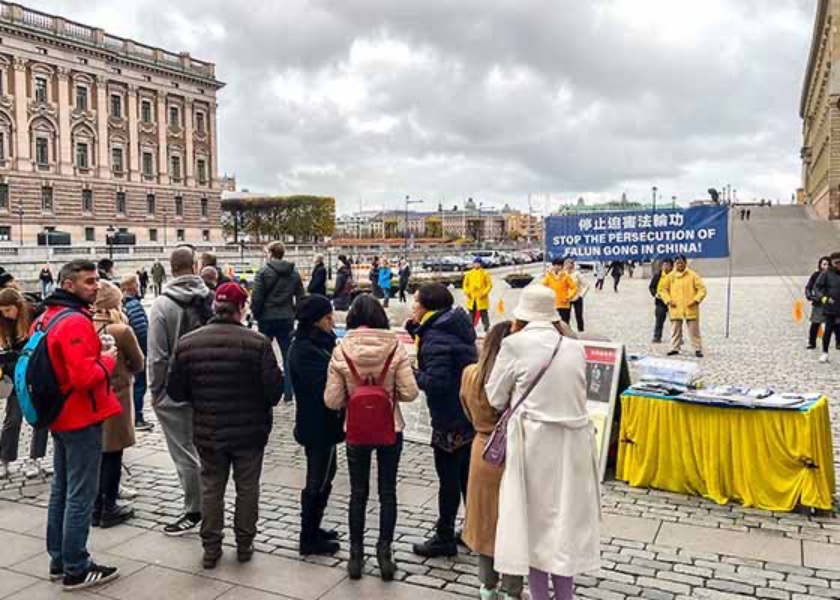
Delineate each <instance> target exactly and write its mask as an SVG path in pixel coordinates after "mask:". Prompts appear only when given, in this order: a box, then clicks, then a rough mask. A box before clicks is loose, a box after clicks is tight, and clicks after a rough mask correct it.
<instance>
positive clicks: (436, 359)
mask: <svg viewBox="0 0 840 600" xmlns="http://www.w3.org/2000/svg"><path fill="white" fill-rule="evenodd" d="M413 335H416V336H417V337H419V338H420V352H419V354H418V370H417V372H416V373H415V376H416V378H417V385H418V386H419V387H420V389H421V390H423V391H424V392H425V393H426V401H427V402H428V404H429V412H430V413H431V415H432V427H433V428H434V429H436V430H439V431H453V430H461V431H463V430H469V429H471V428H472V425H471V424H470V421H469V419H467V417H466V415H465V414H464V410H463V409H462V408H461V373H462V372H463V371H464V368H465V367H467V366H468V365H471V364H473V363H474V362H476V361H477V360H478V350H477V349H476V346H475V340H476V337H475V328H474V327H473V325H472V321H471V320H470V317H469V316H468V315H467V313H466V312H465V311H464V309H463V308H461V307H458V308H454V309H449V310H446V311H443V312H440V313H438V314H436V315H434V316H432V317H431V318H430V319H429V320H428V321H426V322H425V323H423V324H422V325H420V326H419V327H418V328H417V329H416V330H414V331H413Z"/></svg>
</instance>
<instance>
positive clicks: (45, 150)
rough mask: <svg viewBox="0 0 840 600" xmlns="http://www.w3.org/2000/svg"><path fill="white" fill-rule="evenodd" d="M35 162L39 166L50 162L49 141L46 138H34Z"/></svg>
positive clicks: (44, 165)
mask: <svg viewBox="0 0 840 600" xmlns="http://www.w3.org/2000/svg"><path fill="white" fill-rule="evenodd" d="M35 162H36V163H38V166H39V167H46V166H47V165H49V164H50V141H49V140H48V139H47V138H43V137H39V138H35Z"/></svg>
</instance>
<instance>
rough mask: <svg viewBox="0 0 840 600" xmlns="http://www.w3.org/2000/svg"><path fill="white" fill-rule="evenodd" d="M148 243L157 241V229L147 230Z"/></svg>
mask: <svg viewBox="0 0 840 600" xmlns="http://www.w3.org/2000/svg"><path fill="white" fill-rule="evenodd" d="M149 241H150V242H156V241H157V229H149Z"/></svg>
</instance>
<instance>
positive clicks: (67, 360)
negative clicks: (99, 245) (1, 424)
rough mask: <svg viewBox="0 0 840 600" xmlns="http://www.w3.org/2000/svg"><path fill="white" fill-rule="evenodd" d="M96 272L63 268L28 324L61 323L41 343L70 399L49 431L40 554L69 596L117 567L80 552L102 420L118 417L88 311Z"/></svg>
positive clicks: (106, 360)
mask: <svg viewBox="0 0 840 600" xmlns="http://www.w3.org/2000/svg"><path fill="white" fill-rule="evenodd" d="M96 270H97V269H96V265H95V264H94V263H92V262H90V261H88V260H73V261H70V262H69V263H67V264H66V265H64V266H63V267H62V268H61V270H60V271H59V273H58V286H59V287H58V289H57V290H55V291H54V292H53V293H52V294H51V295H50V296H49V297H48V298H47V299H46V300H45V304H46V307H47V309H46V312H44V314H43V315H42V316H41V317H40V318H39V319H38V321H36V323H35V324H34V325H33V330H34V328H35V327H47V326H49V324H50V322H51V321H52V320H53V319H60V321H56V323H55V325H54V327H53V328H52V329H51V330H50V331H49V333H48V334H47V339H46V344H47V352H48V354H49V356H50V362H51V363H52V368H53V371H54V372H55V376H56V379H57V382H58V384H59V387H60V388H61V389H62V390H69V393H68V396H67V398H66V400H65V402H64V406H63V407H62V409H61V412H60V413H59V415H58V418H57V419H56V420H55V421H53V422H52V424H51V425H50V426H49V429H50V431H51V432H52V436H53V466H54V468H55V475H54V477H53V480H52V487H51V490H50V502H49V509H48V511H47V552H48V553H49V555H50V578H54V579H57V578H59V577H62V575H63V581H64V589H65V590H68V591H70V590H79V589H82V588H89V587H93V586H97V585H100V584H103V583H105V582H107V581H110V580H112V579H114V578H115V577H117V576H118V574H119V569H117V568H116V567H106V566H102V565H97V564H96V563H94V562H93V561H92V560H91V559H90V555H89V554H88V550H87V540H88V534H89V532H90V520H91V512H92V511H93V504H94V502H95V501H96V493H97V490H98V488H99V461H100V455H101V454H102V422H103V421H105V420H106V419H109V418H111V417H113V416H116V415H118V414H120V412H121V408H120V403H119V400H117V398H116V397H115V396H114V392H113V391H112V389H111V385H110V380H111V376H112V375H113V372H114V367H115V366H116V362H117V348H116V347H115V346H114V347H111V348H110V349H107V350H104V349H103V348H102V344H101V342H100V340H99V337H98V336H97V335H96V329H94V327H93V321H92V316H91V312H90V306H91V304H93V303H94V302H96V296H97V292H98V288H99V282H98V278H97V273H96ZM65 311H67V312H65ZM30 333H31V332H30Z"/></svg>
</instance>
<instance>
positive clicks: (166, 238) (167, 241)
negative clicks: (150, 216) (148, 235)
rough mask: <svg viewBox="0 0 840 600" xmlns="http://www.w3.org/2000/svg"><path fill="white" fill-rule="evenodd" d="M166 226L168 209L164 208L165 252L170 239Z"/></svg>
mask: <svg viewBox="0 0 840 600" xmlns="http://www.w3.org/2000/svg"><path fill="white" fill-rule="evenodd" d="M166 224H167V213H166V207H165V206H164V207H163V248H164V250H165V249H166V247H167V246H168V245H169V238H168V237H167V233H166Z"/></svg>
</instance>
